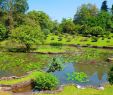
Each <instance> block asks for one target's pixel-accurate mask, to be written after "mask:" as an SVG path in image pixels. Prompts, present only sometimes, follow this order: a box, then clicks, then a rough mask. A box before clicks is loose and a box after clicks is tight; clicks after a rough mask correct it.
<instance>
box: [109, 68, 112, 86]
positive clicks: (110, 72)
mask: <svg viewBox="0 0 113 95" xmlns="http://www.w3.org/2000/svg"><path fill="white" fill-rule="evenodd" d="M108 81H109V83H110V84H111V85H113V67H112V68H111V69H110V71H109V73H108Z"/></svg>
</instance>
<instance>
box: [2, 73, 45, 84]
mask: <svg viewBox="0 0 113 95" xmlns="http://www.w3.org/2000/svg"><path fill="white" fill-rule="evenodd" d="M41 73H43V72H38V71H34V72H32V73H31V74H29V75H27V76H25V77H23V78H20V79H12V80H0V84H3V85H13V84H18V83H21V82H25V81H29V80H31V79H34V78H35V77H36V76H38V75H39V74H41Z"/></svg>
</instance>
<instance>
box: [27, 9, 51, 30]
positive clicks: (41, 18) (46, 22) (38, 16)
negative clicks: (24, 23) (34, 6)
mask: <svg viewBox="0 0 113 95" xmlns="http://www.w3.org/2000/svg"><path fill="white" fill-rule="evenodd" d="M28 17H29V18H31V19H32V20H34V21H36V23H37V24H39V25H40V26H41V29H42V30H43V29H49V30H51V29H52V21H51V19H50V17H49V16H48V15H47V14H46V13H44V12H42V11H30V12H29V13H28Z"/></svg>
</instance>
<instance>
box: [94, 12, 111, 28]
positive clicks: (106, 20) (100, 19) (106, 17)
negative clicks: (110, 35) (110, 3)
mask: <svg viewBox="0 0 113 95" xmlns="http://www.w3.org/2000/svg"><path fill="white" fill-rule="evenodd" d="M111 17H112V16H111V14H110V13H108V12H105V11H102V12H100V13H99V14H98V16H97V18H96V20H95V21H96V26H100V27H102V28H103V29H105V30H107V29H109V27H110V21H111Z"/></svg>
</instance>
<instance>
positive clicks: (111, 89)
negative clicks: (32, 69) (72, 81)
mask: <svg viewBox="0 0 113 95" xmlns="http://www.w3.org/2000/svg"><path fill="white" fill-rule="evenodd" d="M35 95H113V86H111V85H107V86H106V87H105V90H97V89H93V88H86V89H84V90H82V89H78V88H76V87H74V86H65V87H64V90H63V91H61V92H60V93H56V94H35Z"/></svg>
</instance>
